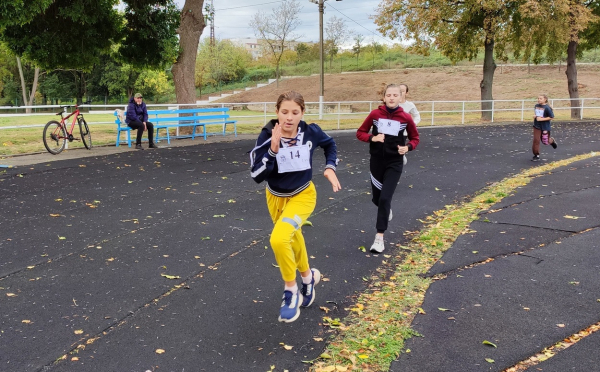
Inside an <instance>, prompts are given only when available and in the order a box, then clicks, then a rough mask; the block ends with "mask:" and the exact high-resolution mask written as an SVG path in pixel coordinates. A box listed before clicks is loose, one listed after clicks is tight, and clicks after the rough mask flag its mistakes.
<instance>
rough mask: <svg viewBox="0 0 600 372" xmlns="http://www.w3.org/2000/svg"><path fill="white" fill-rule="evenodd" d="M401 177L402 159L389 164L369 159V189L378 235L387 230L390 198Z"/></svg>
mask: <svg viewBox="0 0 600 372" xmlns="http://www.w3.org/2000/svg"><path fill="white" fill-rule="evenodd" d="M400 175H402V158H400V161H396V162H394V163H390V164H384V163H383V162H382V161H381V160H379V159H374V158H373V157H371V188H372V189H373V204H375V205H376V206H377V224H376V225H375V227H376V228H377V232H378V233H383V232H385V231H386V230H387V228H388V221H389V216H390V208H391V206H392V198H393V196H394V192H395V191H396V186H398V181H400Z"/></svg>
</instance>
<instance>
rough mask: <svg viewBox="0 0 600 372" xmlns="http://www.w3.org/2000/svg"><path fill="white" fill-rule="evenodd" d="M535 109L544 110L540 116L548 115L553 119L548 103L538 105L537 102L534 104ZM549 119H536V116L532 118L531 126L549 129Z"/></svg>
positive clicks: (545, 116)
mask: <svg viewBox="0 0 600 372" xmlns="http://www.w3.org/2000/svg"><path fill="white" fill-rule="evenodd" d="M535 108H536V109H542V110H544V115H542V117H544V118H547V117H550V118H552V119H554V111H552V107H550V105H548V104H545V105H540V104H539V103H536V104H535ZM550 126H551V120H548V121H537V118H535V119H533V127H534V128H536V129H539V130H545V131H550Z"/></svg>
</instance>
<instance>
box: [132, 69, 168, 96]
mask: <svg viewBox="0 0 600 372" xmlns="http://www.w3.org/2000/svg"><path fill="white" fill-rule="evenodd" d="M135 90H136V92H140V93H142V94H143V95H144V97H154V102H155V103H158V98H159V96H162V95H164V94H166V93H168V92H169V90H171V84H170V83H169V79H168V77H167V74H166V73H165V72H164V71H157V70H144V71H142V73H141V74H140V75H139V76H138V78H137V80H136V82H135Z"/></svg>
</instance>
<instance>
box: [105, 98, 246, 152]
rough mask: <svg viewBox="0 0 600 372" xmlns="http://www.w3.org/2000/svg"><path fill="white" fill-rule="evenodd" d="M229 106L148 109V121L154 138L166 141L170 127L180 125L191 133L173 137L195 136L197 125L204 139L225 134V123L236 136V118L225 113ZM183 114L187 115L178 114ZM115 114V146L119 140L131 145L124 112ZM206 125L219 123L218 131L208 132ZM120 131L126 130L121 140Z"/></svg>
mask: <svg viewBox="0 0 600 372" xmlns="http://www.w3.org/2000/svg"><path fill="white" fill-rule="evenodd" d="M228 111H229V108H227V107H222V108H196V109H182V110H149V111H148V121H150V122H151V123H153V124H154V136H155V140H156V141H159V140H161V139H166V140H167V143H169V144H170V143H171V137H172V136H171V134H170V132H169V130H170V129H172V128H176V129H178V128H181V127H192V133H191V134H185V135H176V136H174V138H192V139H194V138H196V135H197V133H196V131H197V128H198V127H202V130H203V133H201V134H202V135H203V137H204V139H205V140H206V137H207V136H208V135H216V134H222V135H226V134H227V132H226V130H227V124H233V133H234V134H235V136H236V137H237V126H236V123H237V121H236V120H230V119H229V114H228V113H227V112H228ZM180 114H185V115H187V116H180ZM115 116H116V117H117V119H116V120H115V123H117V146H119V144H120V143H121V142H127V145H128V146H129V147H131V128H129V127H128V126H127V124H125V122H124V120H125V116H126V112H124V111H122V110H116V111H115ZM207 125H219V126H220V127H221V128H220V129H221V130H220V131H218V132H212V133H209V132H208V131H207ZM161 129H163V130H164V132H165V134H164V135H162V136H161V135H160V131H161ZM121 132H126V134H127V138H126V139H123V140H121Z"/></svg>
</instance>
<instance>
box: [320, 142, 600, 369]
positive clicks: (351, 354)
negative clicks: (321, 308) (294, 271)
mask: <svg viewBox="0 0 600 372" xmlns="http://www.w3.org/2000/svg"><path fill="white" fill-rule="evenodd" d="M599 155H600V153H595V152H592V153H589V154H583V155H578V156H575V157H571V158H569V159H565V160H561V161H557V162H552V163H549V164H546V165H543V166H539V167H534V168H531V169H527V170H524V171H522V172H521V173H519V174H517V175H515V176H511V177H508V178H505V179H504V180H502V181H500V182H497V183H494V184H492V185H490V186H489V187H486V188H485V189H483V190H481V191H480V192H479V193H477V194H476V195H475V196H473V197H472V198H470V199H469V200H466V201H465V202H463V203H460V204H456V205H447V206H445V208H444V209H442V210H439V211H436V212H434V213H433V215H431V216H428V217H427V218H426V220H425V221H423V222H424V224H425V226H424V228H423V229H422V230H421V231H420V232H418V233H416V234H415V235H416V236H415V237H414V238H413V239H412V240H411V241H410V242H409V243H408V244H407V245H406V246H400V248H401V249H400V252H399V254H397V255H396V256H395V257H391V256H390V257H389V258H390V260H389V262H385V263H384V267H382V268H381V269H380V272H379V274H380V275H379V276H374V277H372V278H371V280H372V282H371V284H370V286H369V288H368V289H367V290H366V291H365V292H364V293H363V294H361V295H360V296H359V297H358V299H357V301H356V303H355V304H354V306H353V307H351V308H349V309H347V310H349V311H350V314H349V315H348V316H347V317H346V318H345V319H343V320H339V319H331V318H329V317H324V319H323V324H324V325H325V326H328V325H332V324H333V325H334V326H332V328H334V329H336V330H337V332H336V333H335V334H334V335H333V336H332V337H331V339H330V340H329V344H328V346H327V347H326V350H325V352H324V353H323V354H322V355H321V358H319V359H317V360H315V361H311V362H312V363H313V366H312V368H311V371H313V372H331V371H350V370H352V371H385V370H388V369H389V366H390V363H391V362H392V361H394V360H395V359H396V358H397V357H398V355H399V354H400V353H401V352H410V350H403V348H404V342H405V341H406V340H407V339H408V338H410V337H412V336H415V335H418V334H417V333H416V332H415V331H414V330H412V329H411V327H410V325H411V323H412V321H413V319H414V317H415V316H416V315H417V314H419V313H424V311H423V310H422V309H421V308H420V306H421V304H422V302H423V298H424V296H425V293H426V291H427V288H428V287H429V285H430V284H431V282H432V281H433V279H432V278H426V277H424V274H425V273H427V271H428V270H429V268H430V267H431V266H432V265H433V264H434V263H435V262H436V261H437V260H439V259H440V258H441V257H442V256H443V254H444V252H446V250H448V248H450V247H451V246H452V244H453V243H454V241H455V240H456V238H457V237H458V236H459V235H460V234H462V233H463V232H464V231H466V230H468V228H469V225H470V224H471V222H472V221H474V220H475V219H477V216H478V214H479V213H481V212H483V211H486V210H489V209H490V207H491V206H492V205H494V204H495V203H497V202H499V201H501V200H502V198H504V197H506V196H507V195H511V194H512V193H513V192H514V191H515V190H516V189H517V188H519V187H522V186H525V185H527V184H528V183H529V182H531V180H532V179H533V178H535V177H537V176H540V175H544V174H547V173H549V172H551V171H552V170H554V169H556V168H559V167H563V166H566V165H569V164H571V163H573V162H576V161H580V160H585V159H588V158H592V157H596V156H599ZM386 257H387V256H386Z"/></svg>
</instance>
